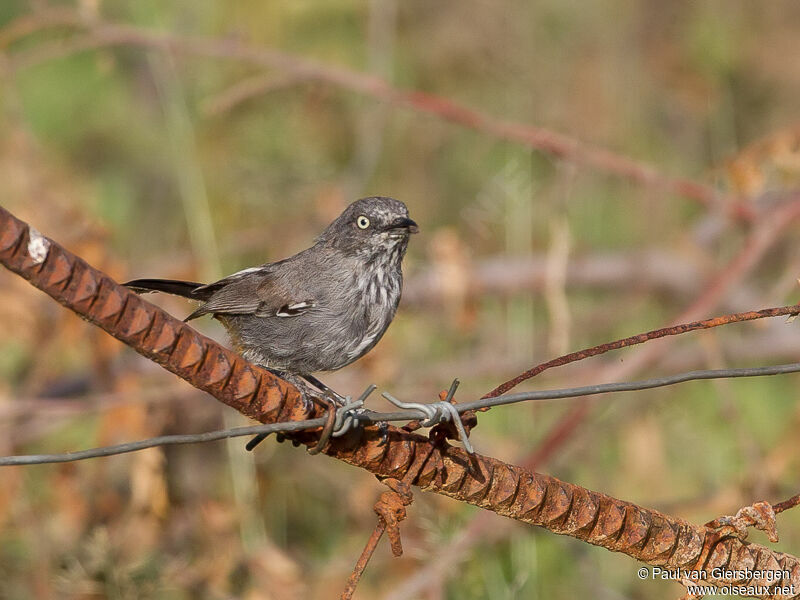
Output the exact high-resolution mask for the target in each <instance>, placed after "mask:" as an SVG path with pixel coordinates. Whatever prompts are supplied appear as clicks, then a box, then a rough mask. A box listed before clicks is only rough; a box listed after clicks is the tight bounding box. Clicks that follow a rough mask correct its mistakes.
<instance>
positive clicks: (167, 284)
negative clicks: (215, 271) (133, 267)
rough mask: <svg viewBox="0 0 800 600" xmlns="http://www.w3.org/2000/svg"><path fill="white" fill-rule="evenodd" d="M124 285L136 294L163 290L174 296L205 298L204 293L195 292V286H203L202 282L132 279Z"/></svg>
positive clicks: (195, 298)
mask: <svg viewBox="0 0 800 600" xmlns="http://www.w3.org/2000/svg"><path fill="white" fill-rule="evenodd" d="M124 285H125V286H127V287H129V288H130V289H132V290H133V291H134V292H136V293H137V294H148V293H150V292H164V293H166V294H174V295H175V296H183V297H184V298H192V299H194V300H205V299H206V298H204V297H203V296H204V294H202V293H200V294H196V293H195V290H197V288H200V287H203V284H202V283H197V282H195V281H180V280H179V279H134V280H133V281H129V282H127V283H126V284H124Z"/></svg>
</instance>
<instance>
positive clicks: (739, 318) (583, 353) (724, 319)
mask: <svg viewBox="0 0 800 600" xmlns="http://www.w3.org/2000/svg"><path fill="white" fill-rule="evenodd" d="M798 314H800V304H792V305H790V306H780V307H777V308H765V309H762V310H755V311H753V310H750V311H746V312H741V313H735V314H731V315H722V316H719V317H714V318H712V319H703V320H702V321H694V322H692V323H681V324H680V325H672V326H670V327H662V328H661V329H654V330H653V331H648V332H647V333H638V334H636V335H632V336H630V337H626V338H622V339H619V340H615V341H613V342H607V343H605V344H599V345H597V346H592V347H591V348H584V349H583V350H578V351H577V352H570V353H569V354H564V355H563V356H559V357H558V358H554V359H552V360H548V361H547V362H543V363H541V364H538V365H536V366H535V367H533V368H532V369H529V370H527V371H525V372H524V373H522V374H521V375H518V376H517V377H514V378H513V379H510V380H508V381H506V382H504V383H502V384H500V385H499V386H497V387H496V388H495V389H493V390H492V391H491V392H489V393H488V394H486V395H484V396H483V397H484V398H495V397H497V396H500V395H501V394H504V393H506V392H507V391H508V390H510V389H511V388H513V387H516V386H517V385H519V384H520V383H522V382H523V381H525V380H527V379H530V378H532V377H535V376H536V375H539V374H540V373H541V372H543V371H546V370H547V369H550V368H553V367H560V366H563V365H568V364H570V363H573V362H576V361H579V360H583V359H586V358H589V357H592V356H598V355H600V354H605V353H606V352H610V351H611V350H619V349H620V348H627V347H629V346H635V345H637V344H643V343H644V342H648V341H650V340H655V339H658V338H662V337H667V336H671V335H680V334H682V333H688V332H690V331H697V330H699V329H711V328H712V327H719V326H720V325H728V324H730V323H741V322H743V321H753V320H756V319H764V318H766V317H780V316H790V315H798ZM654 387H656V386H654Z"/></svg>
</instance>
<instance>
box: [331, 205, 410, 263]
mask: <svg viewBox="0 0 800 600" xmlns="http://www.w3.org/2000/svg"><path fill="white" fill-rule="evenodd" d="M418 231H419V228H418V227H417V224H416V223H415V222H414V221H412V220H411V218H410V217H409V216H408V208H407V207H406V205H405V204H403V203H402V202H400V201H399V200H395V199H394V198H388V197H384V196H372V197H370V198H362V199H361V200H356V201H355V202H353V203H352V204H351V205H350V206H348V207H347V208H346V209H344V212H342V214H341V215H339V217H338V218H337V219H336V220H335V221H333V223H331V224H330V225H328V227H327V229H325V231H323V232H322V235H320V236H319V238H317V241H318V242H322V243H325V244H329V245H331V246H334V247H336V248H338V249H340V250H342V251H344V252H347V253H348V254H355V255H361V256H366V257H373V256H380V255H381V254H386V255H387V256H398V257H399V258H402V257H403V254H405V251H406V248H407V246H408V238H409V236H410V235H411V234H412V233H417V232H418Z"/></svg>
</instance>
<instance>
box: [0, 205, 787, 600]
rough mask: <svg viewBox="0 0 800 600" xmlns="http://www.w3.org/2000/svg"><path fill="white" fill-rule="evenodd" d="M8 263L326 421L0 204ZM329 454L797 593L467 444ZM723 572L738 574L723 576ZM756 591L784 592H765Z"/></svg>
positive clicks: (117, 332) (209, 369) (627, 547)
mask: <svg viewBox="0 0 800 600" xmlns="http://www.w3.org/2000/svg"><path fill="white" fill-rule="evenodd" d="M0 262H1V263H2V264H3V265H4V266H6V267H7V268H8V269H10V270H11V271H13V272H14V273H17V274H19V275H20V276H22V277H24V278H25V279H27V280H28V281H30V282H31V284H33V285H34V286H36V287H37V288H39V289H41V290H42V291H44V292H45V293H47V294H49V295H50V296H52V297H53V298H54V299H56V300H57V301H59V302H60V303H61V304H63V305H64V306H66V307H67V308H69V309H71V310H73V311H74V312H76V313H78V314H79V315H81V316H83V317H84V318H86V319H87V320H89V321H90V322H92V323H94V324H96V325H97V326H99V327H101V328H102V329H104V330H105V331H107V332H108V333H110V334H111V335H113V336H114V337H116V338H117V339H119V340H121V341H122V342H124V343H125V344H127V345H129V346H131V347H132V348H134V349H135V350H136V351H137V352H139V353H140V354H142V355H144V356H146V357H148V358H150V359H151V360H154V361H156V362H158V363H159V364H161V365H162V366H164V367H165V368H166V369H168V370H169V371H171V372H173V373H175V374H176V375H178V376H179V377H181V378H183V379H185V380H186V381H188V382H189V383H191V384H192V385H194V386H195V387H197V388H199V389H202V390H204V391H207V392H208V393H210V394H211V395H212V396H214V397H215V398H217V399H218V400H220V401H222V402H224V403H225V404H228V405H229V406H231V407H233V408H235V409H237V410H239V411H240V412H242V413H243V414H246V415H247V416H250V417H252V418H254V419H257V420H259V421H261V422H262V423H274V422H276V421H278V420H290V419H307V418H316V417H319V416H321V410H320V409H318V408H316V407H314V406H306V405H304V403H303V401H302V398H301V396H300V394H299V392H298V391H297V390H296V389H295V388H294V387H292V386H291V385H290V384H289V383H287V382H284V381H283V380H281V379H279V378H277V377H275V376H274V375H273V374H272V373H269V372H268V371H266V370H264V369H261V368H259V367H256V366H254V365H251V364H249V363H247V362H246V361H245V360H244V359H242V358H241V357H239V356H238V355H236V354H235V353H233V352H231V351H230V350H227V349H225V348H223V347H221V346H220V345H219V344H217V343H216V342H214V341H213V340H211V339H209V338H206V337H205V336H203V335H201V334H199V333H197V332H196V331H194V330H193V329H192V328H191V327H189V326H188V325H186V324H185V323H183V322H182V321H179V320H177V319H175V318H173V317H171V316H169V315H167V314H166V313H165V312H164V311H162V310H161V309H159V308H158V307H156V306H154V305H152V304H150V303H149V302H147V301H145V300H143V299H142V298H140V297H138V296H136V295H135V294H133V293H131V292H129V291H128V290H127V289H126V288H124V287H122V286H120V285H119V284H117V283H116V282H114V281H113V280H112V279H111V278H110V277H108V276H107V275H105V274H103V273H101V272H100V271H98V270H96V269H94V268H93V267H91V266H89V265H88V264H87V263H86V262H84V261H83V260H81V259H80V258H78V257H76V256H75V255H73V254H71V253H70V252H69V251H67V250H65V249H64V248H62V247H61V246H59V245H58V244H56V243H55V242H53V241H52V240H49V239H47V238H44V237H43V236H41V234H39V233H38V232H36V231H35V230H33V229H31V228H29V227H28V225H27V224H25V223H24V222H22V221H20V220H19V219H17V218H15V217H14V216H13V215H12V214H11V213H9V212H8V211H7V210H5V209H3V208H2V207H0ZM318 438H319V432H309V433H302V434H297V437H296V439H298V440H299V441H301V442H303V443H305V444H308V445H311V444H314V443H316V441H317V440H318ZM384 442H385V443H384ZM324 453H325V454H328V455H330V456H332V457H334V458H337V459H339V460H343V461H345V462H347V463H349V464H352V465H354V466H357V467H361V468H363V469H366V470H368V471H370V472H371V473H374V474H375V475H377V476H378V477H379V478H381V479H384V478H388V477H392V478H396V479H403V478H404V477H405V475H406V474H407V473H408V472H409V470H410V469H413V470H414V471H416V470H417V469H419V470H418V474H416V476H415V477H413V481H412V483H413V484H414V485H416V486H418V487H419V488H421V489H422V490H425V491H431V492H435V493H438V494H442V495H445V496H449V497H451V498H455V499H456V500H461V501H463V502H468V503H470V504H473V505H475V506H479V507H481V508H485V509H487V510H491V511H494V512H496V513H497V514H500V515H503V516H506V517H509V518H512V519H516V520H518V521H522V522H524V523H529V524H531V525H537V526H540V527H543V528H545V529H548V530H550V531H552V532H554V533H558V534H562V535H569V536H571V537H574V538H577V539H580V540H584V541H586V542H588V543H590V544H594V545H596V546H602V547H604V548H607V549H609V550H613V551H615V552H622V553H625V554H627V555H628V556H631V557H633V558H635V559H636V560H639V561H642V562H645V563H648V564H650V565H654V566H659V567H661V568H664V569H695V570H703V571H705V572H706V574H707V579H706V580H705V581H704V582H703V583H705V584H715V585H723V584H740V585H744V584H748V585H764V586H766V585H770V586H774V585H781V586H787V587H788V586H794V590H796V593H797V594H800V561H798V558H796V557H795V556H792V555H789V554H785V553H782V552H776V551H773V550H771V549H769V548H767V547H765V546H761V545H759V544H750V543H747V542H745V541H742V540H740V539H739V538H737V537H731V536H724V535H720V534H719V533H717V532H715V531H713V530H711V529H708V528H706V527H703V526H699V525H695V524H692V523H689V522H687V521H684V520H682V519H678V518H675V517H672V516H669V515H665V514H662V513H660V512H658V511H655V510H652V509H647V508H643V507H640V506H637V505H636V504H633V503H630V502H625V501H623V500H618V499H616V498H613V497H611V496H608V495H606V494H602V493H599V492H593V491H590V490H587V489H585V488H582V487H580V486H578V485H574V484H571V483H567V482H564V481H560V480H558V479H556V478H555V477H551V476H549V475H543V474H539V473H535V472H532V471H528V470H526V469H523V468H521V467H517V466H513V465H509V464H507V463H505V462H503V461H500V460H497V459H494V458H491V457H486V456H481V455H478V454H476V455H474V457H473V459H472V460H470V457H469V456H468V455H467V454H466V452H464V451H463V450H461V449H460V448H457V447H453V446H449V445H447V444H446V443H439V444H435V443H434V442H433V441H431V440H430V439H428V438H425V437H422V436H419V435H416V434H413V433H409V432H407V431H403V430H402V429H398V428H396V427H389V428H388V439H386V440H384V439H383V437H382V435H381V433H380V432H379V431H378V428H377V427H375V426H371V427H367V428H365V429H363V430H354V431H353V432H352V433H351V434H348V435H346V436H342V437H340V438H332V439H331V441H330V443H329V444H328V445H327V446H326V447H325V449H324ZM415 457H416V458H417V460H415ZM420 458H422V460H419V459H420ZM420 463H422V465H421V467H420V466H419V465H420ZM412 472H413V471H412ZM716 567H724V568H725V569H727V570H728V571H731V572H733V573H734V574H735V575H733V576H728V575H727V574H724V573H723V574H721V575H718V576H715V575H714V574H715V573H717V572H716V571H713V569H714V568H716ZM766 570H769V571H775V572H778V571H779V572H781V573H783V575H781V576H780V577H779V578H778V579H776V580H774V581H768V580H766V579H764V578H763V577H752V576H751V577H749V578H748V577H747V573H752V572H756V571H762V572H763V571H766ZM755 597H765V598H770V597H778V596H775V595H773V594H771V593H766V592H765V593H759V594H756V596H755Z"/></svg>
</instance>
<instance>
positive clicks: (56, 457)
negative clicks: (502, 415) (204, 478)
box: [0, 363, 800, 466]
mask: <svg viewBox="0 0 800 600" xmlns="http://www.w3.org/2000/svg"><path fill="white" fill-rule="evenodd" d="M797 372H800V363H790V364H784V365H773V366H769V367H751V368H743V369H709V370H702V371H689V372H686V373H679V374H677V375H669V376H666V377H657V378H654V379H645V380H642V381H630V382H623V383H605V384H599V385H588V386H583V387H575V388H564V389H555V390H537V391H531V392H521V393H518V394H505V395H503V396H497V397H496V398H484V399H481V400H475V401H473V402H464V403H463V404H456V405H451V406H452V407H453V408H454V409H455V410H456V411H457V412H458V413H464V412H466V411H468V410H478V409H480V408H490V407H493V406H503V405H507V404H516V403H518V402H528V401H541V400H560V399H565V398H576V397H579V396H591V395H594V394H604V393H609V392H631V391H637V390H647V389H653V388H658V387H665V386H669V385H674V384H677V383H683V382H686V381H695V380H702V379H723V378H735V377H764V376H768V375H782V374H786V373H797ZM368 389H369V388H368ZM373 389H374V388H373ZM370 391H371V390H370ZM357 402H358V401H356V403H354V404H357ZM403 404H405V403H403ZM408 404H412V405H414V410H406V411H399V412H391V413H389V412H386V413H379V412H375V411H371V410H365V409H362V408H349V409H347V407H342V408H344V409H345V410H343V409H342V408H340V409H339V412H341V413H342V420H341V422H342V427H341V428H342V429H344V428H345V427H346V428H347V429H350V428H351V427H356V426H360V425H362V424H363V423H377V422H380V421H411V420H414V419H418V418H419V417H420V416H424V417H427V416H428V415H429V414H430V415H431V416H434V415H435V412H434V411H435V410H436V409H435V408H434V409H433V410H430V409H428V408H418V406H419V407H429V406H431V407H433V406H435V405H436V404H440V403H439V402H433V403H430V404H418V403H408ZM337 418H338V415H337ZM325 421H326V419H325V417H320V418H317V419H309V420H306V421H287V422H283V423H273V424H270V425H254V426H252V427H236V428H234V429H225V430H221V431H209V432H206V433H199V434H189V435H165V436H161V437H155V438H150V439H146V440H141V441H136V442H129V443H126V444H118V445H116V446H104V447H101V448H92V449H89V450H80V451H78V452H67V453H65V454H30V455H21V456H5V457H0V466H10V465H33V464H45V463H59V462H71V461H75V460H83V459H86V458H96V457H100V456H111V455H114V454H123V453H126V452H134V451H136V450H143V449H145V448H152V447H154V446H166V445H171V444H193V443H198V442H210V441H214V440H222V439H227V438H231V437H240V436H247V435H254V434H259V433H278V432H292V431H300V430H303V429H313V428H317V427H322V426H323V425H324V424H325ZM459 421H460V420H456V424H457V423H458V422H459ZM459 433H461V432H460V431H459ZM464 439H466V436H465V437H464V438H462V442H463V440H464Z"/></svg>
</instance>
